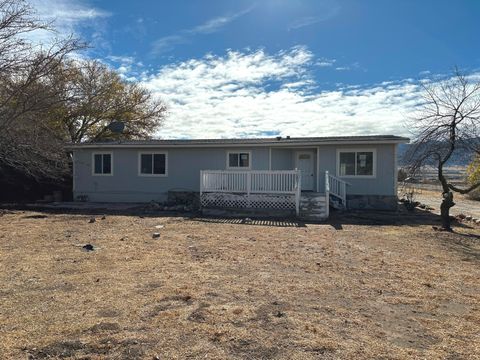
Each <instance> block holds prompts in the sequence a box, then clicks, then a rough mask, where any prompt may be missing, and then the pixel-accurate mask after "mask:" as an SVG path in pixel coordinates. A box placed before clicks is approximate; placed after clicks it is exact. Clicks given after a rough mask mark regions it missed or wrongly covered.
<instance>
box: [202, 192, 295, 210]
mask: <svg viewBox="0 0 480 360" xmlns="http://www.w3.org/2000/svg"><path fill="white" fill-rule="evenodd" d="M200 202H201V204H202V207H204V208H222V209H226V208H228V209H275V210H277V209H279V210H295V194H249V195H248V194H232V193H215V192H208V193H202V194H201V197H200Z"/></svg>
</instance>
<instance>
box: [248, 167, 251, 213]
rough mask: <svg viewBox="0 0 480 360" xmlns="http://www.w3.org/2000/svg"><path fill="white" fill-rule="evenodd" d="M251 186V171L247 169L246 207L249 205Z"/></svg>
mask: <svg viewBox="0 0 480 360" xmlns="http://www.w3.org/2000/svg"><path fill="white" fill-rule="evenodd" d="M251 188H252V173H251V171H247V207H250V190H251Z"/></svg>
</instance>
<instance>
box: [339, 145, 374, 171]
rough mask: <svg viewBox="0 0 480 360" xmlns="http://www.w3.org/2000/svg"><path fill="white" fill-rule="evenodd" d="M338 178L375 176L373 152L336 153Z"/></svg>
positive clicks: (350, 151) (345, 151)
mask: <svg viewBox="0 0 480 360" xmlns="http://www.w3.org/2000/svg"><path fill="white" fill-rule="evenodd" d="M337 173H338V176H359V177H374V176H375V151H374V150H361V151H354V150H348V151H347V150H342V151H339V152H338V165H337Z"/></svg>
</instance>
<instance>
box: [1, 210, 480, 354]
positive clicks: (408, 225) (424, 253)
mask: <svg viewBox="0 0 480 360" xmlns="http://www.w3.org/2000/svg"><path fill="white" fill-rule="evenodd" d="M90 218H91V216H90V215H88V214H52V213H37V212H31V211H26V212H22V211H13V212H6V213H4V214H3V215H2V216H0V339H1V342H0V358H1V359H26V358H29V359H45V358H48V359H51V358H74V359H175V358H180V359H198V358H201V359H408V358H411V359H416V358H421V359H479V358H480V356H479V354H480V281H479V279H480V228H477V227H471V226H467V225H461V224H458V225H457V226H456V228H455V233H446V232H438V231H434V230H433V229H432V224H437V223H438V222H439V221H438V219H437V218H436V217H435V216H434V215H431V214H428V213H422V212H417V213H416V214H404V213H402V214H398V213H397V214H381V213H363V214H346V215H336V216H334V217H333V218H332V220H330V222H329V223H326V224H316V225H314V224H302V223H295V222H288V221H286V222H282V221H278V222H274V221H253V223H241V221H236V220H228V219H195V218H184V217H154V216H151V217H148V216H134V215H130V216H128V215H107V216H106V218H105V219H103V220H102V219H101V216H99V215H97V216H96V221H95V222H94V223H89V219H90ZM157 225H163V228H160V229H157V228H156V227H155V226H157ZM153 232H159V233H160V237H158V238H152V233H153ZM87 243H88V244H92V245H93V246H94V251H85V250H84V249H83V248H82V246H83V245H85V244H87Z"/></svg>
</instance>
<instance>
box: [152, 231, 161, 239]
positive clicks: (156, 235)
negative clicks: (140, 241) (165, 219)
mask: <svg viewBox="0 0 480 360" xmlns="http://www.w3.org/2000/svg"><path fill="white" fill-rule="evenodd" d="M159 237H160V233H159V232H154V233H153V234H152V238H154V239H156V238H159Z"/></svg>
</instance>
